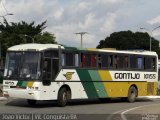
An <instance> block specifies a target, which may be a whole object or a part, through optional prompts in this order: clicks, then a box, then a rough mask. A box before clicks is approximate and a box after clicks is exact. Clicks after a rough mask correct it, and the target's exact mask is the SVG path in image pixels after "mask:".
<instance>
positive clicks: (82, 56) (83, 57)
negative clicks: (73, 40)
mask: <svg viewBox="0 0 160 120" xmlns="http://www.w3.org/2000/svg"><path fill="white" fill-rule="evenodd" d="M81 61H82V67H85V66H86V56H85V55H84V54H82V55H81Z"/></svg>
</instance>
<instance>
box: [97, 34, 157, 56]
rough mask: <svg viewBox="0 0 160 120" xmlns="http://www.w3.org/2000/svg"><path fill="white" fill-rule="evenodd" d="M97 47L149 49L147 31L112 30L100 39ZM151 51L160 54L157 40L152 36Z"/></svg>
mask: <svg viewBox="0 0 160 120" xmlns="http://www.w3.org/2000/svg"><path fill="white" fill-rule="evenodd" d="M97 48H116V49H118V50H133V49H143V50H149V49H150V36H149V34H148V33H142V32H136V33H133V32H132V31H120V32H114V33H112V34H111V35H110V36H109V37H106V38H105V40H101V41H100V42H99V45H98V46H97ZM152 51H156V52H157V54H158V55H159V56H160V49H159V41H158V40H156V39H154V38H153V37H152Z"/></svg>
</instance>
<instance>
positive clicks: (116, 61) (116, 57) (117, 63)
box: [114, 55, 119, 68]
mask: <svg viewBox="0 0 160 120" xmlns="http://www.w3.org/2000/svg"><path fill="white" fill-rule="evenodd" d="M114 64H115V68H119V57H118V56H117V55H116V56H115V57H114Z"/></svg>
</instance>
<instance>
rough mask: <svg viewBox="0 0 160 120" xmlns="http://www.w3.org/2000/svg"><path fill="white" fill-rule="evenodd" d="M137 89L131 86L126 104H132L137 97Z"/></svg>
mask: <svg viewBox="0 0 160 120" xmlns="http://www.w3.org/2000/svg"><path fill="white" fill-rule="evenodd" d="M137 93H138V92H137V89H136V88H135V87H134V86H131V87H130V88H129V91H128V98H127V100H128V102H134V101H135V100H136V97H137Z"/></svg>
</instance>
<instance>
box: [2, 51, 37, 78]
mask: <svg viewBox="0 0 160 120" xmlns="http://www.w3.org/2000/svg"><path fill="white" fill-rule="evenodd" d="M39 58H40V53H38V52H8V54H7V60H6V68H5V74H4V77H9V78H20V79H38V76H39V75H38V74H39V73H40V71H39V67H38V66H39V65H38V63H39Z"/></svg>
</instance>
